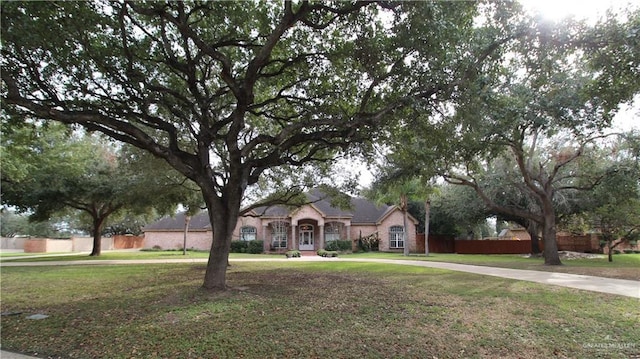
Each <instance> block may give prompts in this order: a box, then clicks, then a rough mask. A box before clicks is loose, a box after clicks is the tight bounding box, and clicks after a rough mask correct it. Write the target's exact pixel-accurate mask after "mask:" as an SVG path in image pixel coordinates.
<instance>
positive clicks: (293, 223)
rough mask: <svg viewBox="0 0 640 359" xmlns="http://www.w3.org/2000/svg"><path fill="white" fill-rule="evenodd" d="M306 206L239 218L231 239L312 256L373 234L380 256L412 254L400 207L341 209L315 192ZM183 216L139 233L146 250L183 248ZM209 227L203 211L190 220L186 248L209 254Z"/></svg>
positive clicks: (363, 204)
mask: <svg viewBox="0 0 640 359" xmlns="http://www.w3.org/2000/svg"><path fill="white" fill-rule="evenodd" d="M307 197H308V199H309V202H310V203H309V204H306V205H303V206H301V207H298V208H293V209H291V208H288V207H285V206H273V207H262V208H256V209H253V210H252V211H250V212H249V213H247V214H246V215H244V216H242V217H240V218H239V219H238V223H237V224H236V228H235V231H234V234H233V240H243V241H250V240H263V241H264V250H265V252H270V251H281V250H288V249H289V250H290V249H297V250H301V251H316V250H319V249H322V248H324V246H325V244H326V243H327V242H329V241H334V240H349V241H351V242H352V248H354V249H355V248H356V246H357V244H358V239H359V238H362V237H367V236H370V235H373V234H377V236H378V238H379V240H380V242H379V250H380V251H402V250H403V249H404V246H405V245H408V246H409V250H410V251H414V252H415V251H416V225H417V223H418V221H417V220H416V219H415V218H413V217H411V216H410V215H409V220H408V221H407V222H408V223H407V227H408V231H407V242H408V243H405V241H404V226H403V214H402V211H401V210H400V208H399V207H398V206H387V205H376V204H375V203H373V202H371V201H369V200H367V199H364V198H359V197H351V206H350V207H351V208H350V209H340V208H336V207H334V206H332V205H331V202H330V200H329V199H325V198H322V197H321V196H320V195H319V194H318V193H316V194H315V195H314V194H307ZM184 227H185V214H184V213H180V214H176V215H175V216H173V217H165V218H162V219H160V220H159V221H157V222H155V223H152V224H150V225H148V226H146V227H144V228H143V231H144V237H145V240H144V247H145V248H154V247H155V248H162V249H174V248H182V246H183V242H184ZM211 240H212V228H211V224H210V222H209V218H208V215H207V213H206V212H201V213H200V214H198V215H195V216H193V217H192V218H191V220H190V223H189V230H188V234H187V245H186V247H187V248H193V249H201V250H209V249H210V248H211Z"/></svg>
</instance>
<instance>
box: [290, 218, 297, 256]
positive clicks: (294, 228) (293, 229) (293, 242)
mask: <svg viewBox="0 0 640 359" xmlns="http://www.w3.org/2000/svg"><path fill="white" fill-rule="evenodd" d="M297 231H298V226H297V225H295V224H292V225H291V249H293V250H297V249H298V240H297V239H296V232H297Z"/></svg>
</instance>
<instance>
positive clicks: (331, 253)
mask: <svg viewBox="0 0 640 359" xmlns="http://www.w3.org/2000/svg"><path fill="white" fill-rule="evenodd" d="M316 253H317V254H318V255H319V256H320V257H329V258H333V257H337V256H338V252H337V251H327V250H324V249H318V251H317V252H316Z"/></svg>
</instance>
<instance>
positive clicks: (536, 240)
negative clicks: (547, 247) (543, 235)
mask: <svg viewBox="0 0 640 359" xmlns="http://www.w3.org/2000/svg"><path fill="white" fill-rule="evenodd" d="M528 222H529V225H528V226H527V232H529V236H530V237H531V254H539V253H540V234H539V232H538V223H536V222H534V221H532V220H529V221H528Z"/></svg>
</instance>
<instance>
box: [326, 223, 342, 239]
mask: <svg viewBox="0 0 640 359" xmlns="http://www.w3.org/2000/svg"><path fill="white" fill-rule="evenodd" d="M324 240H325V241H326V242H331V241H339V240H340V223H329V224H327V225H326V226H325V227H324Z"/></svg>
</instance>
